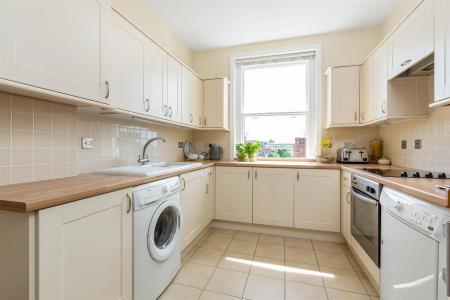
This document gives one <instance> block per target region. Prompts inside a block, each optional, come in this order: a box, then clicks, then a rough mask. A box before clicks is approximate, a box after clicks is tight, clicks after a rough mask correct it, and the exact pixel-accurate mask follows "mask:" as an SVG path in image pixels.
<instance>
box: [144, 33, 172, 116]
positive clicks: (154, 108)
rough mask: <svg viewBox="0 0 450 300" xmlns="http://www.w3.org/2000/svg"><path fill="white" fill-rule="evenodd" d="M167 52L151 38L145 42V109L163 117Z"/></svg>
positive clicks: (148, 112) (150, 113) (153, 114)
mask: <svg viewBox="0 0 450 300" xmlns="http://www.w3.org/2000/svg"><path fill="white" fill-rule="evenodd" d="M166 56H167V53H165V52H164V51H163V50H162V49H161V48H160V47H159V46H158V45H156V44H155V43H153V42H152V41H150V40H148V39H147V40H146V42H145V53H144V63H145V69H144V96H145V98H144V110H145V113H146V114H148V115H150V116H152V117H156V118H160V119H163V118H165V116H164V111H163V109H164V105H165V99H164V96H165V92H164V91H165V84H166V80H164V74H165V72H166V68H167V64H166Z"/></svg>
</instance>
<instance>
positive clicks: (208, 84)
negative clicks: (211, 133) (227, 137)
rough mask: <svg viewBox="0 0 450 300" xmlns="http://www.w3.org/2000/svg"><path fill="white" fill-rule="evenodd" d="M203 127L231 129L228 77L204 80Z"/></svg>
mask: <svg viewBox="0 0 450 300" xmlns="http://www.w3.org/2000/svg"><path fill="white" fill-rule="evenodd" d="M203 84H204V85H203V113H204V119H203V127H205V128H217V129H229V128H230V126H229V90H230V81H229V80H228V79H227V78H216V79H206V80H204V81H203Z"/></svg>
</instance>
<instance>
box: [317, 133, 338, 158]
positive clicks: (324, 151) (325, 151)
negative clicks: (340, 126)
mask: <svg viewBox="0 0 450 300" xmlns="http://www.w3.org/2000/svg"><path fill="white" fill-rule="evenodd" d="M319 146H320V149H321V151H320V152H321V154H320V156H318V157H317V161H318V162H321V163H332V162H333V161H334V157H333V156H332V155H331V153H330V151H331V148H332V147H333V140H332V139H328V138H324V137H322V138H321V139H320V144H319Z"/></svg>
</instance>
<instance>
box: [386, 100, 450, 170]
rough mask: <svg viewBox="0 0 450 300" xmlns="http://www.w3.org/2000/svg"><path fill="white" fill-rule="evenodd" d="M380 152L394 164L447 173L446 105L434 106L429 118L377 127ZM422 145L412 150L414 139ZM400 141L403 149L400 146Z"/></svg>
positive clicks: (449, 129)
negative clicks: (379, 133) (404, 146)
mask: <svg viewBox="0 0 450 300" xmlns="http://www.w3.org/2000/svg"><path fill="white" fill-rule="evenodd" d="M381 137H382V139H383V140H384V145H385V146H384V153H385V155H386V156H388V157H389V158H391V160H392V163H393V164H394V165H398V166H402V167H409V168H419V169H426V170H431V171H444V172H447V173H450V107H448V106H447V107H442V108H437V109H435V110H433V111H432V112H431V115H430V117H429V118H424V119H416V120H411V121H408V122H404V123H399V124H396V125H390V126H386V127H382V128H381ZM415 139H420V140H422V148H421V149H414V140H415ZM402 140H406V141H407V149H401V143H402Z"/></svg>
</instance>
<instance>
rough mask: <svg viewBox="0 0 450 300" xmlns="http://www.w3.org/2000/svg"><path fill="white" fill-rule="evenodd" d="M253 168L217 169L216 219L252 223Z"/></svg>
mask: <svg viewBox="0 0 450 300" xmlns="http://www.w3.org/2000/svg"><path fill="white" fill-rule="evenodd" d="M252 178H253V177H252V168H241V167H216V219H219V220H226V221H235V222H245V223H252Z"/></svg>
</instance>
